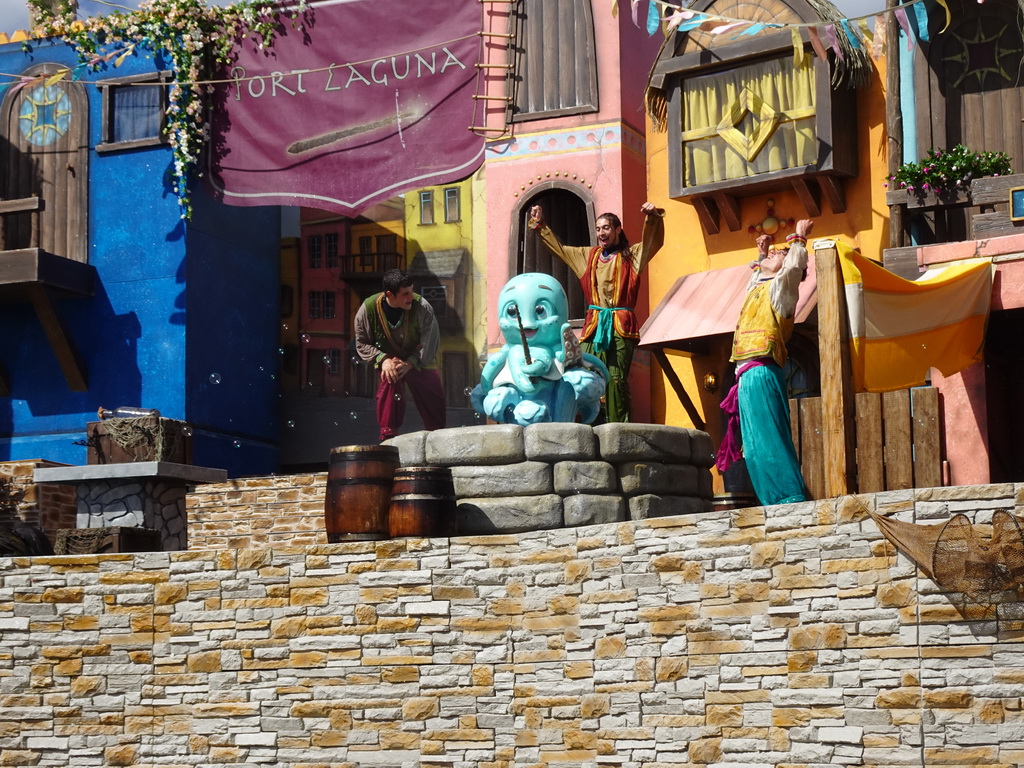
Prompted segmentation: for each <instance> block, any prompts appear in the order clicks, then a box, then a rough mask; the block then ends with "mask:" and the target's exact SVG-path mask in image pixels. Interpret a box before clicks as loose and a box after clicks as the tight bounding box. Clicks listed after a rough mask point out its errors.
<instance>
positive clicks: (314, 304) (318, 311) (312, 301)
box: [306, 291, 324, 320]
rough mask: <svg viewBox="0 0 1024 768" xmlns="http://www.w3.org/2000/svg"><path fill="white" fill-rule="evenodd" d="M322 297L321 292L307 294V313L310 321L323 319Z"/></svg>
mask: <svg viewBox="0 0 1024 768" xmlns="http://www.w3.org/2000/svg"><path fill="white" fill-rule="evenodd" d="M323 297H324V295H323V292H322V291H310V292H309V294H308V295H307V297H306V298H307V302H308V306H307V310H308V312H309V319H310V320H318V319H319V318H321V317H323V314H324V307H323Z"/></svg>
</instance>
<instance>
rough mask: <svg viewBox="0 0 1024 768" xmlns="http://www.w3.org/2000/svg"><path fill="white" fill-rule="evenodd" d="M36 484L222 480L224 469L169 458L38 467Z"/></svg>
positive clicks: (34, 474)
mask: <svg viewBox="0 0 1024 768" xmlns="http://www.w3.org/2000/svg"><path fill="white" fill-rule="evenodd" d="M32 478H33V480H35V482H37V483H57V484H67V483H74V484H78V483H82V482H90V481H93V480H181V481H183V482H186V483H196V484H199V483H223V482H224V481H226V480H227V478H228V473H227V470H224V469H214V468H213V467H196V466H193V465H191V464H174V463H172V462H169V461H135V462H126V463H124V464H88V465H85V466H78V467H39V468H37V469H36V470H35V471H34V472H33V474H32Z"/></svg>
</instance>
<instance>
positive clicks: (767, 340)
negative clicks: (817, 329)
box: [715, 219, 813, 504]
mask: <svg viewBox="0 0 1024 768" xmlns="http://www.w3.org/2000/svg"><path fill="white" fill-rule="evenodd" d="M812 226H813V222H812V221H810V220H809V219H804V220H802V221H799V222H797V225H796V234H793V235H790V236H789V237H788V238H787V242H788V248H771V237H770V236H769V235H761V236H760V237H759V238H758V239H757V248H758V255H759V260H758V263H757V265H756V266H755V275H754V277H753V278H751V282H750V285H749V286H748V290H747V298H746V300H745V301H744V302H743V307H742V309H740V316H739V320H738V321H737V323H736V332H735V334H734V335H733V343H732V358H731V359H732V361H733V362H735V363H736V386H734V387H733V389H732V391H730V392H729V394H728V395H727V396H726V398H725V400H723V401H722V410H724V411H725V412H726V414H727V415H728V416H729V424H728V426H727V428H726V435H725V439H724V440H723V441H722V445H721V447H720V448H719V451H718V456H717V458H716V462H715V464H716V466H717V467H718V469H719V470H720V471H722V472H724V471H725V470H726V469H727V468H728V467H729V465H730V464H732V462H734V461H735V460H736V459H738V458H739V457H740V455H742V456H743V457H744V458H745V459H746V463H747V471H748V472H749V474H750V481H751V484H752V485H753V486H754V492H755V493H756V494H757V498H758V500H759V501H760V502H761V503H762V504H788V503H792V502H796V501H805V500H806V499H807V497H808V496H807V488H806V486H805V485H804V481H803V476H802V475H801V473H800V462H799V460H798V459H797V455H796V448H795V447H794V446H793V438H792V433H791V432H790V427H789V402H788V393H787V391H786V380H785V376H784V375H783V373H782V366H783V365H785V363H786V359H787V357H788V352H787V351H786V342H787V341H788V340H789V338H790V336H791V335H792V334H793V323H794V316H795V315H796V303H797V299H798V298H799V293H800V283H801V281H802V280H803V279H804V277H805V276H806V274H807V235H809V234H810V232H811V228H812ZM741 443H742V447H743V451H742V454H741V453H740V444H741Z"/></svg>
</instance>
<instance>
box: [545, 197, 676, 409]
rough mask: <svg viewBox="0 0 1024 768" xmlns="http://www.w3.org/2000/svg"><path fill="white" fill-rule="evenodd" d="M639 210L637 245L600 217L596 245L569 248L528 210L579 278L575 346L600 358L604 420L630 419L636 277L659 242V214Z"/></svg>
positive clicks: (606, 216)
mask: <svg viewBox="0 0 1024 768" xmlns="http://www.w3.org/2000/svg"><path fill="white" fill-rule="evenodd" d="M640 210H641V211H643V213H644V216H645V218H644V230H643V234H642V235H641V238H640V243H638V244H637V245H630V244H629V241H628V240H627V239H626V235H625V233H624V232H623V231H622V222H621V221H620V220H619V217H618V216H616V215H615V214H614V213H603V214H601V215H600V216H598V217H597V222H596V232H597V245H596V246H593V247H589V246H588V247H575V246H566V245H562V244H561V243H560V242H559V240H558V238H557V237H556V236H555V233H554V232H552V231H551V229H550V227H548V226H547V225H546V224H545V223H544V212H543V210H541V207H540V206H539V205H535V206H533V207H532V208H531V209H530V221H529V223H528V226H529V227H530V229H532V230H534V231H536V232H537V233H538V234H539V235H540V239H541V242H543V243H544V246H545V247H546V248H547V249H548V250H549V251H551V253H552V254H554V255H555V256H557V257H558V258H559V259H561V260H562V261H564V262H565V263H566V265H568V267H569V269H571V270H572V271H573V273H574V274H575V275H576V277H578V278H579V280H580V286H581V287H582V288H583V295H584V297H585V298H586V300H587V303H588V304H589V305H590V306H589V307H588V308H587V316H586V319H585V320H584V321H583V333H582V336H581V338H580V341H581V342H582V346H583V351H584V352H589V353H590V354H592V355H596V356H597V357H598V358H600V360H601V361H602V362H603V363H604V364H605V365H607V366H608V372H609V373H610V374H611V381H610V382H609V383H608V390H607V393H606V396H605V400H606V402H605V420H606V421H629V420H630V415H629V367H630V365H631V364H632V362H633V350H634V349H635V348H636V345H637V342H638V341H639V340H640V324H639V323H638V322H637V319H636V315H635V314H634V313H633V308H634V307H635V306H636V299H637V294H638V293H639V291H640V275H641V274H642V273H643V271H644V269H646V268H647V265H648V263H650V261H651V259H652V258H654V255H655V254H656V253H657V252H658V251H659V250H660V249H661V246H662V245H663V244H664V242H665V223H664V222H663V221H662V217H663V216H664V211H661V210H659V209H658V208H656V207H655V206H654V204H653V203H644V204H643V205H642V206H641V208H640ZM598 421H600V417H599V418H598Z"/></svg>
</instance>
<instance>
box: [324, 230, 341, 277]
mask: <svg viewBox="0 0 1024 768" xmlns="http://www.w3.org/2000/svg"><path fill="white" fill-rule="evenodd" d="M324 250H326V251H327V268H328V269H337V268H338V233H337V232H328V233H327V234H326V235H324Z"/></svg>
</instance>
